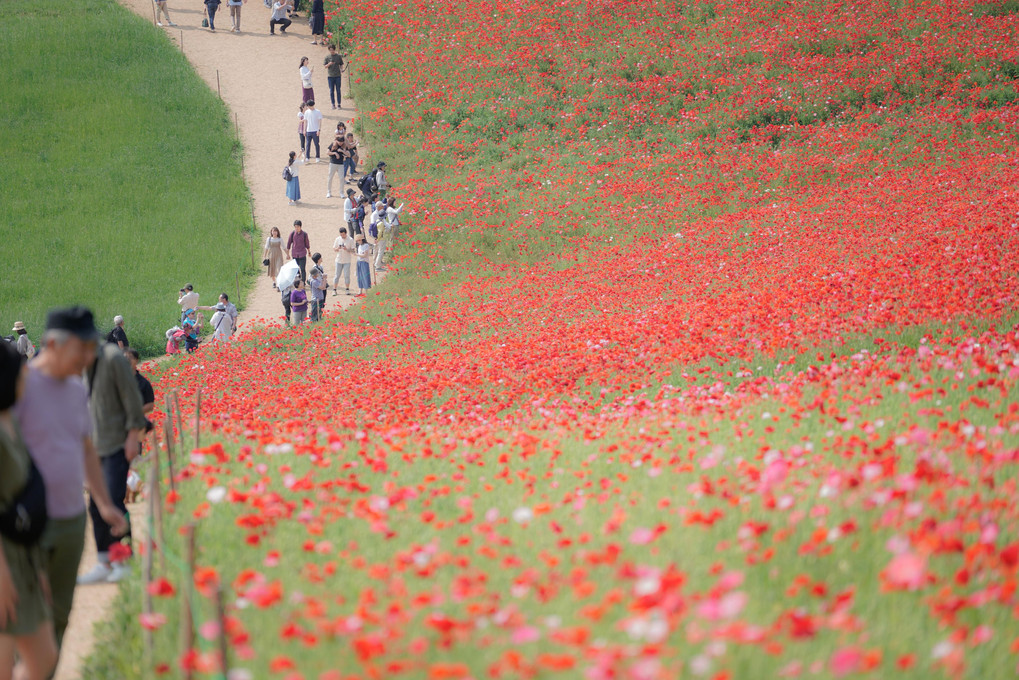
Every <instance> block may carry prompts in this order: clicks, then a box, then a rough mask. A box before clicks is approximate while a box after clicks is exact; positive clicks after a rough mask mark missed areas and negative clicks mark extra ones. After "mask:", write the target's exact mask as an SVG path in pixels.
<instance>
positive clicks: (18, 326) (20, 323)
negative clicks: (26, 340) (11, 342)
mask: <svg viewBox="0 0 1019 680" xmlns="http://www.w3.org/2000/svg"><path fill="white" fill-rule="evenodd" d="M11 330H12V331H23V330H25V323H24V322H23V321H15V322H14V328H12V329H11Z"/></svg>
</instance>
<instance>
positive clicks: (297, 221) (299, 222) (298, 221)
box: [294, 220, 304, 227]
mask: <svg viewBox="0 0 1019 680" xmlns="http://www.w3.org/2000/svg"><path fill="white" fill-rule="evenodd" d="M294 226H295V227H300V226H304V225H302V224H301V220H294Z"/></svg>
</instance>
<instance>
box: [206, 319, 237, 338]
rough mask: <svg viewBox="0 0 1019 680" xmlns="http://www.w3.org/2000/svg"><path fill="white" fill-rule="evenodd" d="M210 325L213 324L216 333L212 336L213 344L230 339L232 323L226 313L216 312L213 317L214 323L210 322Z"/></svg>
mask: <svg viewBox="0 0 1019 680" xmlns="http://www.w3.org/2000/svg"><path fill="white" fill-rule="evenodd" d="M209 323H211V324H212V328H213V331H214V332H213V334H212V341H213V342H219V341H221V340H229V339H230V329H231V327H232V324H231V322H230V315H229V314H227V313H226V312H216V313H215V314H213V315H212V321H210V322H209Z"/></svg>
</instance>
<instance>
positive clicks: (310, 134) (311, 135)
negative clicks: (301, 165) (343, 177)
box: [304, 130, 322, 159]
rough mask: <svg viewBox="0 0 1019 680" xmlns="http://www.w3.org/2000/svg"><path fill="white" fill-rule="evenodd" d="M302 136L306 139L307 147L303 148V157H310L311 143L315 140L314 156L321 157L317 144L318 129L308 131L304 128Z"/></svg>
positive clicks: (320, 150)
mask: <svg viewBox="0 0 1019 680" xmlns="http://www.w3.org/2000/svg"><path fill="white" fill-rule="evenodd" d="M304 137H305V139H307V140H308V141H307V147H305V149H304V157H305V158H309V159H310V158H311V143H312V142H315V158H321V157H322V149H320V148H319V146H318V130H316V131H315V132H308V131H307V130H305V131H304Z"/></svg>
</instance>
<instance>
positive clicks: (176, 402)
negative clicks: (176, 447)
mask: <svg viewBox="0 0 1019 680" xmlns="http://www.w3.org/2000/svg"><path fill="white" fill-rule="evenodd" d="M173 409H174V411H176V413H177V437H178V443H179V444H180V452H181V453H182V454H183V453H184V417H183V416H182V415H181V413H180V394H179V393H178V392H177V390H174V391H173Z"/></svg>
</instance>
